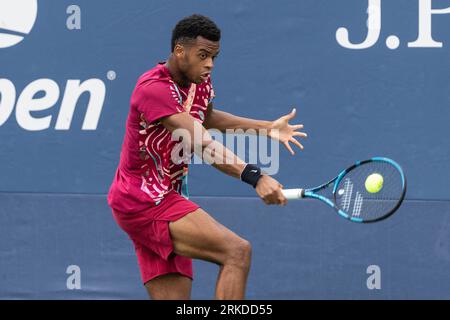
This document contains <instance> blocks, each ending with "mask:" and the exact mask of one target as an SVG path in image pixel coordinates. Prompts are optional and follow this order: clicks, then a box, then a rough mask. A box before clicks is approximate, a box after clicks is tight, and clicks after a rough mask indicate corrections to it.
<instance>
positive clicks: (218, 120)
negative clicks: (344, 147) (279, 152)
mask: <svg viewBox="0 0 450 320" xmlns="http://www.w3.org/2000/svg"><path fill="white" fill-rule="evenodd" d="M295 114H296V110H295V109H293V110H292V112H291V113H289V114H287V115H284V116H282V117H280V118H278V119H276V120H274V121H264V120H255V119H250V118H243V117H238V116H235V115H233V114H231V113H228V112H224V111H220V110H216V109H214V108H213V106H212V104H210V105H209V106H208V112H207V116H206V119H205V122H204V123H203V125H204V126H205V128H207V129H217V130H219V131H222V132H225V131H226V130H227V129H232V130H238V129H241V130H244V131H246V130H249V129H253V130H255V131H256V132H257V133H258V134H260V135H268V136H269V137H271V138H272V139H275V140H277V141H279V142H280V143H282V144H283V145H284V146H285V147H286V148H287V149H288V150H289V152H290V153H291V154H295V152H294V150H293V149H292V147H291V145H290V143H293V144H295V145H296V146H297V147H298V148H300V149H301V150H303V145H302V144H301V143H300V142H299V141H298V140H297V139H296V138H295V137H299V138H306V137H307V134H306V133H304V132H301V131H299V130H300V129H303V124H295V125H291V124H289V121H290V120H292V119H293V118H294V117H295Z"/></svg>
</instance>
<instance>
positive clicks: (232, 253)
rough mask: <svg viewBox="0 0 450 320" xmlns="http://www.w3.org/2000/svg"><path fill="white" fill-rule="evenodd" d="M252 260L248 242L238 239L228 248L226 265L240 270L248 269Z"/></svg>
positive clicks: (250, 247)
mask: <svg viewBox="0 0 450 320" xmlns="http://www.w3.org/2000/svg"><path fill="white" fill-rule="evenodd" d="M251 258H252V246H251V244H250V242H248V241H247V240H245V239H241V238H239V239H238V240H236V241H234V243H233V244H232V245H231V246H230V250H229V254H228V259H227V263H228V264H232V265H234V266H236V267H239V268H242V269H247V270H248V269H249V268H250V262H251Z"/></svg>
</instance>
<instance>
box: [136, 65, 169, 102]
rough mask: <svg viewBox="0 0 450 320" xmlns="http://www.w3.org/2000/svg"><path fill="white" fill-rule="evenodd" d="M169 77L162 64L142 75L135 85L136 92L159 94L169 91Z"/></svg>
mask: <svg viewBox="0 0 450 320" xmlns="http://www.w3.org/2000/svg"><path fill="white" fill-rule="evenodd" d="M171 85H172V81H171V77H170V74H169V71H168V69H167V67H165V65H164V63H163V62H160V63H158V64H157V65H156V66H155V67H154V68H152V69H150V70H148V71H146V72H145V73H143V74H142V75H141V76H140V77H139V78H138V81H137V83H136V90H137V91H142V92H145V93H146V94H160V93H161V91H165V90H167V91H170V87H171Z"/></svg>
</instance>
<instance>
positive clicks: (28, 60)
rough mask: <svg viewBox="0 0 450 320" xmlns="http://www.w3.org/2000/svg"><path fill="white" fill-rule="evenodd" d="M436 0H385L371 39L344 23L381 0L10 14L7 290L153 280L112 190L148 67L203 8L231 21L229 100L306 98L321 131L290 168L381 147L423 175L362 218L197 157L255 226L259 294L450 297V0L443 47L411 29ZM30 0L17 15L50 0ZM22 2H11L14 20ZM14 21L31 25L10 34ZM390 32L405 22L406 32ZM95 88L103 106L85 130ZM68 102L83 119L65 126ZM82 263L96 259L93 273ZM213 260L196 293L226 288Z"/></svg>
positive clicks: (3, 183) (291, 173)
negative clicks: (276, 193) (42, 121)
mask: <svg viewBox="0 0 450 320" xmlns="http://www.w3.org/2000/svg"><path fill="white" fill-rule="evenodd" d="M421 1H423V2H427V1H429V0H420V1H419V0H417V1H412V0H398V1H382V7H381V32H380V36H379V40H378V41H377V42H376V43H375V44H374V45H373V46H371V47H369V48H366V49H362V50H353V49H348V48H345V47H343V46H342V45H341V44H339V43H338V41H337V39H336V30H337V29H338V28H340V27H345V28H348V30H349V38H350V42H352V43H361V42H363V41H364V39H365V38H366V34H367V32H368V29H367V26H366V20H367V14H366V10H367V8H368V2H367V1H360V0H339V1H325V0H319V1H318V0H301V1H298V0H297V1H288V0H284V1H273V0H259V1H256V0H252V1H251V0H241V1H224V0H217V1H193V0H185V1H175V0H172V1H167V0H166V1H163V0H152V1H143V0H130V1H126V2H125V1H122V2H110V1H103V0H98V1H87V0H76V1H66V0H62V1H49V0H40V1H37V11H36V13H37V15H36V19H35V22H34V25H33V27H32V28H31V30H28V31H27V30H24V29H21V30H18V31H17V30H9V31H8V30H7V28H6V27H5V24H1V23H0V141H1V142H0V298H3V299H5V298H8V299H9V298H32V299H42V298H56V299H66V298H82V299H84V298H86V299H88V298H138V299H140V298H146V293H145V290H144V288H143V287H142V285H141V283H140V278H139V271H138V267H137V263H136V258H135V256H134V252H133V248H132V244H131V242H130V241H129V240H128V239H127V236H126V235H125V234H124V233H123V232H122V231H121V230H120V229H119V228H118V226H116V224H115V222H114V221H113V219H112V216H111V213H110V209H109V208H108V206H107V204H106V193H107V191H108V188H109V185H110V182H111V180H112V178H113V175H114V171H115V169H116V166H117V164H118V161H119V153H120V148H121V144H122V139H123V134H124V127H125V120H126V117H127V113H128V109H129V99H130V95H131V92H132V89H133V87H134V85H135V82H136V80H137V78H138V76H139V75H140V74H142V73H143V72H145V71H146V70H148V69H150V68H152V67H153V66H154V65H155V64H156V63H157V62H158V61H162V60H164V59H166V57H167V56H168V55H169V53H170V36H171V30H172V28H173V27H174V25H175V23H176V22H177V21H178V20H179V19H180V18H182V17H184V16H187V15H190V14H192V13H202V14H204V15H207V16H210V17H211V18H212V19H213V20H214V21H215V22H216V23H217V24H218V25H219V26H220V28H221V29H222V41H221V54H220V57H219V58H218V60H217V61H216V67H215V70H214V73H213V83H214V86H215V92H216V95H217V97H216V99H215V107H216V108H217V109H221V110H225V111H228V112H231V113H234V114H237V115H241V116H248V117H254V118H260V119H267V120H273V119H276V118H278V117H279V116H281V115H283V114H285V113H288V112H289V111H290V110H291V109H292V107H293V106H295V107H296V108H297V118H296V119H297V121H298V122H301V123H304V124H305V131H306V132H307V133H308V135H309V138H308V139H307V140H305V141H304V145H305V150H304V151H303V152H298V153H297V154H296V155H295V156H291V155H290V154H289V153H288V152H287V151H286V150H284V148H280V152H281V159H280V169H279V172H278V174H276V175H275V177H276V178H277V179H278V180H279V181H280V182H282V183H283V184H284V185H285V186H286V187H290V186H292V187H294V186H298V185H300V186H313V185H316V184H319V183H322V182H324V181H325V180H327V179H328V178H331V177H332V176H334V175H335V174H337V173H338V172H339V171H340V170H341V169H342V168H344V167H346V166H348V165H349V164H351V163H352V162H353V161H354V160H358V159H365V158H368V157H371V156H378V155H382V156H387V157H390V158H393V159H395V160H396V161H398V162H399V163H400V164H401V165H402V166H403V168H404V170H405V173H406V175H407V177H408V183H409V189H408V193H407V198H406V202H405V203H404V205H403V206H402V207H401V209H400V210H399V212H398V213H397V214H396V215H394V216H393V217H392V218H391V219H389V220H386V221H384V222H382V223H379V224H375V225H364V226H361V225H356V224H353V223H349V222H347V221H344V220H342V219H340V218H338V216H336V215H334V213H333V211H332V210H330V209H329V208H327V207H326V206H324V205H323V204H321V203H316V202H314V201H303V202H291V203H289V205H288V206H287V207H285V208H276V207H267V206H264V205H263V203H262V202H261V201H260V200H259V199H258V198H257V197H256V196H255V193H254V191H253V190H252V189H251V188H249V187H248V186H247V185H244V184H242V183H241V182H239V181H237V180H233V179H232V178H229V177H225V176H223V175H222V174H221V173H219V172H217V171H215V170H214V169H213V168H212V167H208V166H207V165H193V166H192V168H191V171H190V177H189V183H190V187H189V188H190V193H191V196H192V199H193V200H194V201H196V202H198V203H199V204H201V205H202V207H203V208H205V210H207V211H208V212H209V213H210V214H211V215H213V216H214V217H215V218H216V219H217V220H219V221H220V222H222V223H223V224H225V225H226V226H228V227H230V228H232V229H233V230H234V231H236V232H237V233H239V234H240V235H241V236H243V237H245V238H247V239H248V240H250V241H251V242H252V244H253V247H254V254H253V256H254V259H253V266H252V271H251V274H250V279H249V291H248V297H249V298H254V299H309V298H317V299H335V298H343V299H354V298H364V299H366V298H367V299H379V298H394V299H397V298H406V299H408V298H446V299H448V298H450V276H449V273H448V269H449V267H450V216H449V214H450V202H449V200H450V197H449V192H448V188H447V185H448V182H447V181H448V178H449V173H448V172H449V171H450V161H449V160H450V148H449V144H448V143H447V141H446V139H447V138H446V137H448V136H449V134H450V129H449V126H448V125H447V122H448V120H449V119H450V108H448V107H449V105H450V95H449V92H450V60H449V57H450V31H449V30H450V15H448V14H433V15H432V37H433V39H434V40H435V41H439V42H442V43H443V46H442V47H440V48H413V47H409V46H408V45H407V43H408V42H413V41H415V40H416V39H417V37H418V32H419V12H420V11H419V2H421ZM18 2H19V3H20V6H21V7H20V10H19V11H18V12H19V13H18V14H19V15H18V16H17V19H18V20H17V21H19V20H20V19H21V18H20V13H21V12H23V13H25V12H28V13H30V12H31V11H32V10H33V8H32V5H33V3H36V1H35V0H29V1H25V0H24V1H18ZM372 2H373V3H375V2H376V1H372ZM16 3H17V2H16V1H15V0H10V1H4V4H2V5H0V22H1V21H2V18H3V19H7V17H9V18H8V19H11V14H12V12H13V11H14V10H13V9H12V8H13V7H14V8H15V7H16V6H17V4H16ZM71 5H76V6H77V7H76V8H75V9H73V8H69V7H70V6H71ZM432 5H433V8H434V9H443V8H446V7H450V1H439V2H438V1H434V2H433V4H432ZM439 6H440V7H439ZM72 9H73V10H72ZM14 12H15V11H14ZM422 14H423V15H425V13H423V12H422ZM78 18H80V19H78ZM5 21H6V20H5ZM77 23H78V25H77ZM17 25H19V26H20V25H21V24H20V23H19V22H18V24H17ZM71 25H72V26H73V25H75V27H70V26H71ZM6 26H7V25H6ZM78 27H79V28H78ZM24 28H25V29H26V27H24ZM8 33H9V35H11V34H12V35H16V36H23V37H24V39H23V40H22V41H21V42H19V43H17V44H15V45H13V46H7V47H6V45H5V43H6V41H5V39H6V37H2V34H3V35H4V34H8ZM390 35H396V36H397V37H398V38H399V39H400V45H399V47H398V48H397V49H395V50H391V49H389V48H387V46H386V38H387V37H388V36H390ZM2 43H3V47H2ZM41 79H48V80H41ZM90 79H95V80H92V81H93V82H95V83H96V84H97V86H95V88H94V89H92V91H91V93H83V94H81V95H80V98H79V99H78V100H75V101H74V103H75V102H76V104H74V106H75V111H74V113H73V118H72V119H68V118H67V117H66V116H67V112H66V113H64V112H63V111H64V108H62V106H63V105H66V106H67V105H70V103H68V102H67V101H69V100H70V99H71V98H73V96H74V93H73V91H74V90H73V87H71V86H73V84H74V83H76V82H77V81H79V82H81V83H83V82H85V81H88V80H90ZM36 80H38V81H37V82H35V81H36ZM33 83H34V84H35V86H36V87H35V91H36V92H35V93H36V94H35V95H34V98H35V99H42V100H41V102H40V103H39V102H38V103H37V105H38V106H39V105H40V106H41V109H42V110H40V111H31V112H29V114H30V116H31V117H32V118H36V119H38V118H44V117H48V118H47V119H50V122H49V124H48V126H47V127H48V128H47V127H46V128H44V129H41V130H35V131H31V130H29V129H30V128H29V127H28V128H27V125H26V123H28V124H31V123H33V120H32V119H31V120H30V119H28V120H27V121H28V122H27V121H25V122H24V120H21V119H23V117H24V115H23V114H24V109H26V108H27V106H28V105H31V103H29V104H28V105H27V98H26V95H27V93H28V95H30V92H32V89H30V87H29V86H32V85H33ZM27 88H28V89H27ZM36 88H37V89H36ZM67 88H69V89H67ZM71 88H72V89H71ZM91 88H92V87H91ZM102 88H103V89H104V100H103V91H102ZM42 90H44V91H42ZM71 90H72V91H71ZM52 94H53V100H54V101H46V97H47V98H48V99H50V98H49V97H51V96H52ZM19 96H20V97H21V98H19ZM31 97H33V95H31ZM50 100H51V99H50ZM64 100H66V102H64ZM52 102H53V103H52ZM90 102H91V103H93V105H94V107H95V106H97V109H98V110H99V112H100V113H99V116H98V119H97V120H98V123H97V124H96V126H94V128H91V130H83V129H82V128H83V121H84V120H85V115H86V113H87V110H88V109H89V108H88V104H89V103H90ZM35 104H36V103H35ZM94 107H92V108H94ZM11 108H13V109H11ZM30 108H31V107H30ZM66 111H67V110H66ZM8 114H9V116H8ZM25 114H27V112H25ZM49 117H51V118H49ZM59 118H60V119H59ZM93 118H95V117H93ZM58 120H59V121H63V120H65V121H66V123H69V124H70V126H68V128H67V129H65V130H60V129H58V125H57V122H58ZM24 123H25V125H24ZM70 266H77V267H78V269H77V270H78V271H79V273H77V272H76V273H77V274H81V276H80V278H79V280H80V281H79V283H78V284H79V286H76V288H75V289H74V288H72V287H71V285H70V283H72V284H73V283H75V282H76V281H75V282H73V281H72V280H73V278H71V277H73V276H74V275H73V274H72V271H70V270H72V269H70V268H69V267H70ZM370 266H378V267H379V270H380V274H381V288H379V289H369V288H368V285H367V281H370V280H368V279H369V278H370V277H371V274H370V271H368V268H369V267H370ZM68 268H69V269H68ZM369 269H370V268H369ZM195 271H196V280H195V281H194V288H193V298H211V297H212V296H213V293H214V282H215V279H216V272H217V267H216V266H214V265H210V264H208V263H202V262H195ZM77 279H78V278H77Z"/></svg>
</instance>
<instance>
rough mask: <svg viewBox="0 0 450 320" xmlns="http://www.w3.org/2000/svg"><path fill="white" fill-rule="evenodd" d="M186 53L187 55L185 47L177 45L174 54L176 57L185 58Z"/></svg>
mask: <svg viewBox="0 0 450 320" xmlns="http://www.w3.org/2000/svg"><path fill="white" fill-rule="evenodd" d="M184 53H185V48H184V46H183V45H182V44H180V43H177V44H176V45H175V48H174V49H173V54H174V55H175V57H177V58H182V57H183V56H184Z"/></svg>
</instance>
